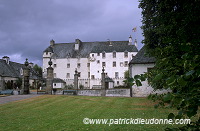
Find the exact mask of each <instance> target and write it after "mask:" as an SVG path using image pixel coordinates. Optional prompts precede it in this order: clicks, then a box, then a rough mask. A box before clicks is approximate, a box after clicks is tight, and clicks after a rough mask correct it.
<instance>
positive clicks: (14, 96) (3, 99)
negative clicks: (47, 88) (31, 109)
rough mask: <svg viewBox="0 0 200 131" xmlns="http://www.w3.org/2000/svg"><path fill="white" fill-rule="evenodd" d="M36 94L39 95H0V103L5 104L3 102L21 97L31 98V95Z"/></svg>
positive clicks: (20, 98)
mask: <svg viewBox="0 0 200 131" xmlns="http://www.w3.org/2000/svg"><path fill="white" fill-rule="evenodd" d="M36 96H40V95H37V94H29V95H10V96H4V97H0V104H5V103H8V102H12V101H17V100H22V99H27V98H32V97H36Z"/></svg>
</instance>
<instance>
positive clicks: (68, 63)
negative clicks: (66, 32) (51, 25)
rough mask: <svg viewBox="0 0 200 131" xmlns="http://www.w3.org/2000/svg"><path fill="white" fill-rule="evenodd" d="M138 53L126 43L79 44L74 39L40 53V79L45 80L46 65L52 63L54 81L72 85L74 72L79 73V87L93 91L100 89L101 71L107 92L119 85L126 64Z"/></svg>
mask: <svg viewBox="0 0 200 131" xmlns="http://www.w3.org/2000/svg"><path fill="white" fill-rule="evenodd" d="M137 52H138V50H137V48H136V46H135V45H133V44H132V38H131V37H130V38H129V41H103V42H82V41H80V40H79V39H76V41H75V42H74V43H55V41H54V40H51V41H50V46H49V47H48V48H47V49H45V50H44V52H43V77H44V78H46V75H47V70H46V69H47V68H48V66H49V65H48V61H49V60H50V58H51V59H52V62H53V65H52V67H53V68H54V78H60V79H62V80H64V81H65V82H66V85H70V84H72V85H73V80H74V72H75V70H76V69H77V71H78V72H79V75H80V77H79V85H83V86H84V88H93V87H95V86H98V87H100V85H101V73H102V68H103V67H104V68H105V73H106V75H107V77H109V78H110V79H111V80H110V79H109V81H108V83H107V84H106V85H108V87H107V88H113V87H114V86H118V85H123V80H124V72H125V71H127V70H128V63H129V62H130V60H131V59H132V57H133V56H135V55H136V54H137Z"/></svg>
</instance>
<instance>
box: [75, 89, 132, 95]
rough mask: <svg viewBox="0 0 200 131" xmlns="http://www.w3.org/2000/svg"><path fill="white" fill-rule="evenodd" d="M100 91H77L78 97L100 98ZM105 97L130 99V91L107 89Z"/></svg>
mask: <svg viewBox="0 0 200 131" xmlns="http://www.w3.org/2000/svg"><path fill="white" fill-rule="evenodd" d="M101 94H102V90H91V89H89V90H78V95H82V96H101ZM106 96H118V97H130V89H108V90H106Z"/></svg>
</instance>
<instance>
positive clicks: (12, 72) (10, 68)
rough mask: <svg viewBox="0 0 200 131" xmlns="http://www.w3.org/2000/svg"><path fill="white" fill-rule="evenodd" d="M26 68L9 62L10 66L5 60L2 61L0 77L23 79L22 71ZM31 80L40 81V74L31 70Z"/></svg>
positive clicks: (0, 61)
mask: <svg viewBox="0 0 200 131" xmlns="http://www.w3.org/2000/svg"><path fill="white" fill-rule="evenodd" d="M24 67H25V66H24V64H20V63H16V62H12V61H9V64H8V63H6V61H5V60H2V59H0V76H2V77H13V78H21V77H22V75H21V69H23V68H24ZM30 72H31V74H32V75H31V76H30V78H31V79H38V74H37V73H36V72H35V71H34V70H33V69H32V68H30Z"/></svg>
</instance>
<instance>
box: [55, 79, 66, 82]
mask: <svg viewBox="0 0 200 131" xmlns="http://www.w3.org/2000/svg"><path fill="white" fill-rule="evenodd" d="M53 83H66V82H65V81H64V80H62V79H60V78H53Z"/></svg>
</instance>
